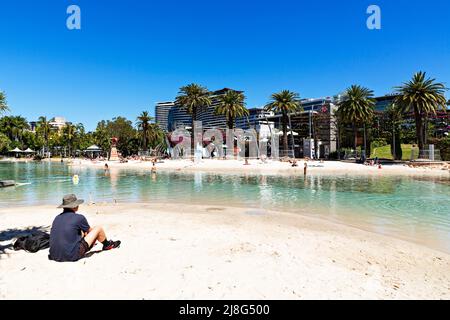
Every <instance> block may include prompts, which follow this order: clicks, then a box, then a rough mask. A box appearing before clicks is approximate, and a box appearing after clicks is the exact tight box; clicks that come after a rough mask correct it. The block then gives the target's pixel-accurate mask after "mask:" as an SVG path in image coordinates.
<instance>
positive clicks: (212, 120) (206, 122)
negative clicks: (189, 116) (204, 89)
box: [197, 88, 242, 129]
mask: <svg viewBox="0 0 450 320" xmlns="http://www.w3.org/2000/svg"><path fill="white" fill-rule="evenodd" d="M232 90H233V89H229V88H224V89H221V90H217V91H214V92H212V93H211V100H212V103H211V106H209V107H205V108H201V109H200V110H198V114H197V120H198V121H201V122H202V125H203V128H204V129H226V128H227V119H226V117H225V116H222V115H217V114H216V108H217V106H218V105H219V103H220V102H219V97H220V96H221V95H224V94H226V93H227V92H228V91H232ZM237 92H239V93H242V91H237Z"/></svg>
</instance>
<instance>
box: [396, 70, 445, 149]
mask: <svg viewBox="0 0 450 320" xmlns="http://www.w3.org/2000/svg"><path fill="white" fill-rule="evenodd" d="M395 89H396V91H397V93H398V94H399V96H398V97H397V98H396V99H395V103H396V104H398V106H399V107H400V108H401V109H402V111H403V112H413V113H414V119H415V122H416V135H417V142H418V144H419V150H420V151H422V150H424V147H425V130H424V122H425V121H426V120H427V119H428V116H429V115H430V114H436V112H437V111H438V109H439V108H445V105H446V103H447V100H446V99H445V96H444V93H445V91H446V90H447V88H446V87H445V85H444V84H443V83H439V82H436V79H431V78H426V73H425V72H418V73H416V74H414V76H413V78H412V80H411V81H409V82H405V83H404V84H403V85H402V86H399V87H396V88H395Z"/></svg>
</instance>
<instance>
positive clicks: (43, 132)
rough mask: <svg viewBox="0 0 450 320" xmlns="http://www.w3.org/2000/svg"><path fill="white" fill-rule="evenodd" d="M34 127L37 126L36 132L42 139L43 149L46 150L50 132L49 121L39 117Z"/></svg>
mask: <svg viewBox="0 0 450 320" xmlns="http://www.w3.org/2000/svg"><path fill="white" fill-rule="evenodd" d="M36 126H37V127H36V131H37V133H38V134H39V135H40V136H41V137H42V139H44V142H45V147H47V150H48V148H49V145H48V141H49V138H50V132H51V130H52V126H51V125H50V121H48V120H47V117H44V116H41V117H39V119H38V121H37V124H36Z"/></svg>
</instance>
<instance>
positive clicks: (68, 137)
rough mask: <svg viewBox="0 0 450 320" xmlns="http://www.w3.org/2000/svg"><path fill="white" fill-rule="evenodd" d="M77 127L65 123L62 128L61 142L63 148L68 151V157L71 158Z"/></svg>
mask: <svg viewBox="0 0 450 320" xmlns="http://www.w3.org/2000/svg"><path fill="white" fill-rule="evenodd" d="M77 129H78V128H77V127H76V126H75V125H73V124H71V123H67V124H66V125H65V126H64V127H63V128H62V141H63V143H64V146H65V147H67V148H68V150H69V157H70V156H72V151H73V150H72V147H73V144H74V141H75V139H76V136H77Z"/></svg>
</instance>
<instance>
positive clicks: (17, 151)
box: [9, 148, 23, 153]
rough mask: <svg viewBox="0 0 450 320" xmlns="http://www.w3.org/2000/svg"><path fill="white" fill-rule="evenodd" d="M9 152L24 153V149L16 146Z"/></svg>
mask: <svg viewBox="0 0 450 320" xmlns="http://www.w3.org/2000/svg"><path fill="white" fill-rule="evenodd" d="M9 152H15V153H22V152H23V151H22V150H20V149H19V148H15V149H14V150H11V151H9Z"/></svg>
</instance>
